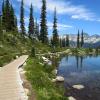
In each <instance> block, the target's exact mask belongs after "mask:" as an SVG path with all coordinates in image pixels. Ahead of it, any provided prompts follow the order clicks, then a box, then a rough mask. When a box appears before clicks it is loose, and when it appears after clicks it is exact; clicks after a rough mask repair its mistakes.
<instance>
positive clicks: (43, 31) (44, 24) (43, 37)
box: [40, 0, 48, 44]
mask: <svg viewBox="0 0 100 100" xmlns="http://www.w3.org/2000/svg"><path fill="white" fill-rule="evenodd" d="M47 35H48V31H47V20H46V0H42V8H41V22H40V40H41V42H42V43H45V44H47V43H48V36H47Z"/></svg>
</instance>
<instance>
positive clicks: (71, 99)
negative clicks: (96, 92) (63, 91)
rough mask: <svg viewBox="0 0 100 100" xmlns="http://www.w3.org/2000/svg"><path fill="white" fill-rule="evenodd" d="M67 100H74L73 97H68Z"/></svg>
mask: <svg viewBox="0 0 100 100" xmlns="http://www.w3.org/2000/svg"><path fill="white" fill-rule="evenodd" d="M68 100H76V99H75V98H74V97H72V96H70V97H68Z"/></svg>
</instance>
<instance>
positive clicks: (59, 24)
mask: <svg viewBox="0 0 100 100" xmlns="http://www.w3.org/2000/svg"><path fill="white" fill-rule="evenodd" d="M47 26H48V28H49V29H52V28H53V23H51V22H48V23H47ZM72 27H73V26H71V25H66V24H62V23H58V24H57V29H58V30H60V29H61V30H65V29H68V28H72Z"/></svg>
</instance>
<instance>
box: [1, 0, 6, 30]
mask: <svg viewBox="0 0 100 100" xmlns="http://www.w3.org/2000/svg"><path fill="white" fill-rule="evenodd" d="M5 24H6V18H5V1H4V0H3V3H2V28H3V30H4V29H5Z"/></svg>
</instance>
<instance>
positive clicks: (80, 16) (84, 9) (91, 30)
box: [0, 0, 100, 35]
mask: <svg viewBox="0 0 100 100" xmlns="http://www.w3.org/2000/svg"><path fill="white" fill-rule="evenodd" d="M10 1H11V3H12V4H13V7H14V9H15V12H16V15H17V18H18V22H19V15H20V2H21V0H10ZM1 2H2V0H0V6H1ZM31 3H32V4H33V6H34V17H35V18H37V20H38V22H39V23H40V9H41V5H42V3H41V0H24V7H25V25H26V29H27V26H28V20H29V7H30V4H31ZM55 7H56V9H57V19H58V32H59V34H61V35H62V34H76V33H77V31H78V29H79V30H80V31H81V30H82V29H83V30H84V32H86V33H88V34H90V35H92V34H100V11H99V9H100V0H47V24H48V31H49V35H51V34H52V22H53V13H54V8H55ZM18 26H19V24H18Z"/></svg>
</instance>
